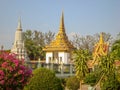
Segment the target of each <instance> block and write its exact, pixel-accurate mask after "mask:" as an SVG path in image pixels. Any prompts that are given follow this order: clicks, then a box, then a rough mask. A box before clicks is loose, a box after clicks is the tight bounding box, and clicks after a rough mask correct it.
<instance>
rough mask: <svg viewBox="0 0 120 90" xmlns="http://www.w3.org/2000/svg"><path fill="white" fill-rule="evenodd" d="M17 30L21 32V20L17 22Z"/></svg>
mask: <svg viewBox="0 0 120 90" xmlns="http://www.w3.org/2000/svg"><path fill="white" fill-rule="evenodd" d="M17 30H19V31H22V25H21V18H19V20H18V26H17Z"/></svg>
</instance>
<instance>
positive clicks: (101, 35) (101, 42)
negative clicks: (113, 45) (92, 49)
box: [99, 33, 104, 44]
mask: <svg viewBox="0 0 120 90" xmlns="http://www.w3.org/2000/svg"><path fill="white" fill-rule="evenodd" d="M99 43H100V44H103V43H104V40H103V33H101V34H100V39H99Z"/></svg>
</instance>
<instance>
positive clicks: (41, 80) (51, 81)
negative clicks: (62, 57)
mask: <svg viewBox="0 0 120 90" xmlns="http://www.w3.org/2000/svg"><path fill="white" fill-rule="evenodd" d="M24 90H63V88H62V84H61V81H60V79H58V78H57V77H56V76H55V73H54V72H53V71H51V70H49V69H46V68H39V69H36V70H34V71H33V77H32V78H31V79H30V83H29V84H28V85H27V86H26V87H25V88H24Z"/></svg>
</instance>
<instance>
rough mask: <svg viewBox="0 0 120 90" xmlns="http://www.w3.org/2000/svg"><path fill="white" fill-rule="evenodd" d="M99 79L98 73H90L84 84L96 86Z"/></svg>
mask: <svg viewBox="0 0 120 90" xmlns="http://www.w3.org/2000/svg"><path fill="white" fill-rule="evenodd" d="M98 79H99V75H97V74H96V73H94V72H92V73H89V74H88V75H87V76H86V77H85V79H84V83H86V84H88V85H91V86H94V85H95V84H96V83H97V81H98Z"/></svg>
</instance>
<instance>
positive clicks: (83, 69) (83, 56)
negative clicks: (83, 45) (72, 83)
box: [73, 49, 90, 90]
mask: <svg viewBox="0 0 120 90" xmlns="http://www.w3.org/2000/svg"><path fill="white" fill-rule="evenodd" d="M73 60H74V64H75V71H76V76H77V78H78V79H79V80H80V90H82V87H81V86H82V81H83V79H84V77H85V76H86V75H87V73H88V72H89V70H88V66H87V61H88V60H90V54H89V52H88V50H82V49H81V50H75V51H74V52H73Z"/></svg>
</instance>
